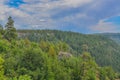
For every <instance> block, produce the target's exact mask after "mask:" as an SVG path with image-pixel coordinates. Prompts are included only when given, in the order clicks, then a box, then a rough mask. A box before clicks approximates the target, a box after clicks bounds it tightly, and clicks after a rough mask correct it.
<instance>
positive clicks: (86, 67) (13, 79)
mask: <svg viewBox="0 0 120 80" xmlns="http://www.w3.org/2000/svg"><path fill="white" fill-rule="evenodd" d="M41 44H46V46H41ZM58 45H59V46H58ZM61 46H63V44H61V43H57V44H54V43H51V42H40V43H35V42H30V41H29V40H27V39H25V40H18V41H16V40H12V41H11V42H9V41H8V40H6V39H2V38H0V52H1V53H0V80H115V78H117V75H116V73H115V72H114V71H113V70H112V68H111V67H99V66H98V65H97V64H96V63H95V61H94V59H93V58H92V57H91V56H90V54H89V53H87V52H83V54H82V55H80V56H79V57H74V56H71V57H65V56H64V55H63V56H62V58H59V55H58V53H59V52H60V51H61V50H62V51H64V50H65V51H66V52H69V48H68V47H61ZM43 47H46V48H43ZM47 48H48V50H46V49H47ZM56 48H57V49H58V50H56ZM67 49H68V50H67Z"/></svg>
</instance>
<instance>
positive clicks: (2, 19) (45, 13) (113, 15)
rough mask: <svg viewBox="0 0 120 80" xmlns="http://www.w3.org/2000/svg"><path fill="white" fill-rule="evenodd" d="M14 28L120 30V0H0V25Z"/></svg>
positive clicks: (90, 31) (113, 31)
mask: <svg viewBox="0 0 120 80" xmlns="http://www.w3.org/2000/svg"><path fill="white" fill-rule="evenodd" d="M9 16H12V18H13V19H14V21H15V27H16V28H17V29H57V30H63V31H74V32H80V33H103V32H104V33H106V32H109V33H118V32H120V0H0V24H2V25H5V23H6V22H7V18H8V17H9Z"/></svg>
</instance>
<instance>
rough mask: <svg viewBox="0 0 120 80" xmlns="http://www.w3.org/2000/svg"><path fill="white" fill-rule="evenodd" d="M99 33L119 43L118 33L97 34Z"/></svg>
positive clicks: (119, 35)
mask: <svg viewBox="0 0 120 80" xmlns="http://www.w3.org/2000/svg"><path fill="white" fill-rule="evenodd" d="M99 35H102V36H105V37H107V38H110V39H112V40H114V41H115V42H117V43H118V44H120V33H103V34H99Z"/></svg>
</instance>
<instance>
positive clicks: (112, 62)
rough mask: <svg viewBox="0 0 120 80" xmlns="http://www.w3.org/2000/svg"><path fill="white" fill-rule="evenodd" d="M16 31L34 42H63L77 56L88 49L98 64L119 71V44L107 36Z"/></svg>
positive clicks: (47, 31) (50, 31) (54, 31)
mask: <svg viewBox="0 0 120 80" xmlns="http://www.w3.org/2000/svg"><path fill="white" fill-rule="evenodd" d="M18 33H19V37H20V38H23V39H24V38H28V39H29V40H30V41H34V42H40V41H41V40H44V41H49V42H54V43H55V42H59V41H62V42H65V43H67V44H68V45H69V46H70V47H71V48H72V50H71V51H72V53H73V54H75V55H77V56H79V55H80V54H81V53H82V52H83V51H88V52H90V53H91V55H92V56H93V57H94V58H95V61H96V62H97V63H98V64H99V65H100V66H112V67H113V69H114V70H116V71H118V72H120V62H119V61H120V58H119V57H120V45H118V44H117V43H116V42H114V41H113V40H111V39H109V38H106V37H103V36H100V35H85V34H80V33H74V32H64V31H57V30H19V31H18Z"/></svg>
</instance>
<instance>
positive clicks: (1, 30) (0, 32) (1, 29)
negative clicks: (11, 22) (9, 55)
mask: <svg viewBox="0 0 120 80" xmlns="http://www.w3.org/2000/svg"><path fill="white" fill-rule="evenodd" d="M3 33H4V30H3V26H2V25H1V24H0V34H3Z"/></svg>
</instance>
